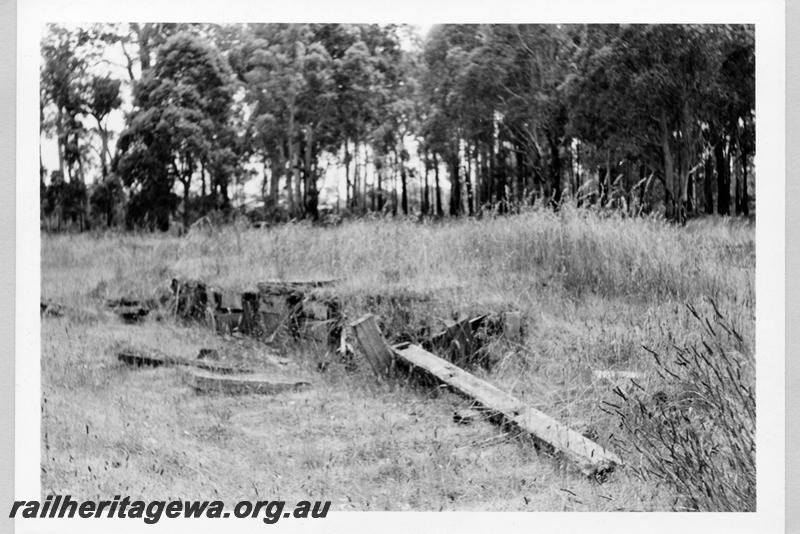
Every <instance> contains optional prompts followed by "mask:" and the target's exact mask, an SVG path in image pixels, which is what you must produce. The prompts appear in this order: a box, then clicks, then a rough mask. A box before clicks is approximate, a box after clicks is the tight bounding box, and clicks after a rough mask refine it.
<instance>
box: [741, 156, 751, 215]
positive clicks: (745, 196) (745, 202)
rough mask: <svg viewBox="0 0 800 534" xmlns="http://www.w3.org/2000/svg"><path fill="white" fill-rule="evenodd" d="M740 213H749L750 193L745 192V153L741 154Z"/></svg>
mask: <svg viewBox="0 0 800 534" xmlns="http://www.w3.org/2000/svg"><path fill="white" fill-rule="evenodd" d="M742 215H745V216H749V215H750V195H749V193H748V192H747V155H746V154H742Z"/></svg>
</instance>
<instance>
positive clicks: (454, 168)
mask: <svg viewBox="0 0 800 534" xmlns="http://www.w3.org/2000/svg"><path fill="white" fill-rule="evenodd" d="M458 164H459V161H458V153H457V152H456V155H453V154H451V155H450V158H449V167H450V170H449V174H450V216H451V217H457V216H458V215H461V177H460V176H459V173H458Z"/></svg>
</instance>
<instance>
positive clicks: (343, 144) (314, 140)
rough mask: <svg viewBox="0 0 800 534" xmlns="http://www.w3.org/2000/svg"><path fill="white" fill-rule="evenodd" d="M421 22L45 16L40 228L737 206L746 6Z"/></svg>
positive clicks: (749, 122)
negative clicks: (685, 14)
mask: <svg viewBox="0 0 800 534" xmlns="http://www.w3.org/2000/svg"><path fill="white" fill-rule="evenodd" d="M424 30H425V31H424V32H423V31H421V28H420V27H416V26H408V25H393V24H385V25H378V24H236V25H217V24H168V23H147V24H138V23H130V24H94V25H84V26H74V27H73V26H67V25H56V24H51V25H48V26H47V27H46V28H45V31H44V35H43V38H42V43H41V69H40V125H41V144H40V189H41V212H40V213H41V221H42V227H43V228H45V229H47V230H86V229H89V228H101V229H102V228H109V227H120V228H125V229H129V230H132V229H148V230H161V231H165V230H168V229H170V227H171V226H172V227H174V228H177V229H186V228H187V227H188V226H190V225H191V224H193V223H194V222H195V221H197V220H198V219H201V218H203V217H207V218H209V220H212V221H221V222H223V221H228V220H232V219H234V218H239V217H241V218H244V217H246V218H247V219H249V220H250V221H251V222H253V223H259V224H271V223H273V222H280V221H289V220H300V219H309V220H312V221H320V222H332V221H337V220H341V219H342V218H344V217H357V216H363V215H366V214H369V213H377V214H382V215H386V216H414V217H434V218H439V217H461V216H475V217H481V216H484V215H488V214H504V213H517V212H519V211H521V210H524V209H525V208H526V207H527V206H540V207H544V208H547V209H552V210H558V209H560V207H561V206H562V205H563V204H564V203H565V202H570V203H573V204H574V205H576V206H578V207H592V208H596V209H602V210H614V211H616V212H620V213H622V214H623V215H625V216H640V215H644V214H657V215H663V216H664V217H665V218H666V219H667V220H670V221H674V222H677V223H685V222H686V221H687V219H689V218H693V217H699V216H703V215H706V214H712V213H716V214H719V215H723V216H724V215H743V216H752V215H753V214H754V207H755V170H754V155H755V43H754V27H753V26H733V25H666V24H661V25H626V24H609V25H605V24H603V25H600V24H582V25H542V24H470V25H464V24H442V25H434V26H431V27H427V28H424ZM423 33H424V34H423ZM47 146H51V147H53V150H52V152H53V154H54V155H53V157H52V158H49V157H46V154H45V152H46V150H45V148H46V147H47ZM56 153H57V157H55V154H56ZM51 160H52V161H51Z"/></svg>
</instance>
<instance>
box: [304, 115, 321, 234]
mask: <svg viewBox="0 0 800 534" xmlns="http://www.w3.org/2000/svg"><path fill="white" fill-rule="evenodd" d="M314 130H315V129H314V128H308V129H307V130H306V147H305V165H304V169H303V175H304V177H305V188H304V190H305V195H306V196H305V212H306V216H308V217H311V219H312V220H314V221H316V220H317V219H318V218H319V211H318V199H319V192H318V191H317V173H316V172H315V170H314V169H313V168H312V165H313V163H314V160H315V159H316V158H315V157H314V133H315V131H314Z"/></svg>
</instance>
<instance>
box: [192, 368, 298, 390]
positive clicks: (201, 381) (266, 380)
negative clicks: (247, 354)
mask: <svg viewBox="0 0 800 534" xmlns="http://www.w3.org/2000/svg"><path fill="white" fill-rule="evenodd" d="M187 381H188V383H189V385H190V386H191V387H192V388H194V389H195V390H196V391H201V392H205V393H224V394H227V395H247V394H252V395H275V394H276V393H282V392H284V391H299V390H302V389H306V388H309V387H311V382H307V381H305V380H297V379H293V378H287V377H280V376H269V375H264V374H253V375H219V374H215V373H210V372H208V371H200V370H195V369H190V370H189V371H188V372H187Z"/></svg>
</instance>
